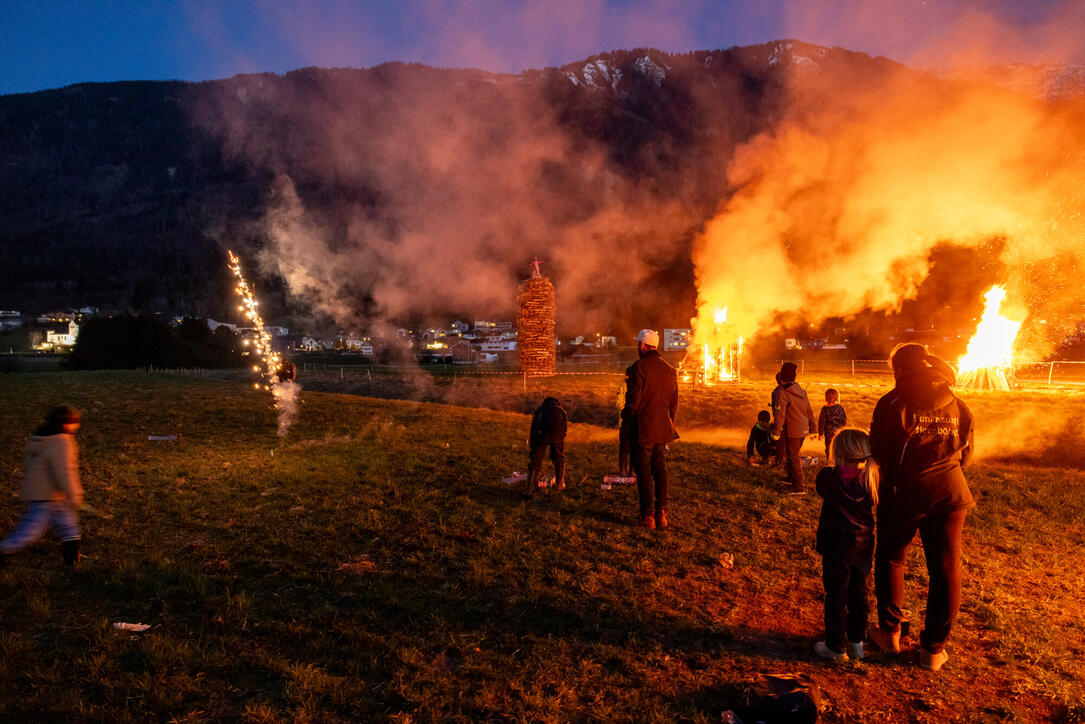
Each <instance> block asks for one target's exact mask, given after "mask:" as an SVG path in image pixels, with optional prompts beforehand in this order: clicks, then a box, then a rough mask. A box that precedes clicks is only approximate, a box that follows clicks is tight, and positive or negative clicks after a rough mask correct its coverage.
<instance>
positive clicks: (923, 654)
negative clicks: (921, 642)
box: [919, 648, 949, 671]
mask: <svg viewBox="0 0 1085 724" xmlns="http://www.w3.org/2000/svg"><path fill="white" fill-rule="evenodd" d="M947 661H949V654H947V653H946V650H945V649H942V650H941V651H939V652H938V653H936V654H932V653H931V652H930V651H927V650H926V649H924V648H920V649H919V665H920V666H922V667H924V668H925V669H929V670H930V671H938V670H939V669H941V668H942V665H943V664H945V663H946V662H947Z"/></svg>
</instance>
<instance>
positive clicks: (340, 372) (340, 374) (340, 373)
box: [339, 367, 343, 380]
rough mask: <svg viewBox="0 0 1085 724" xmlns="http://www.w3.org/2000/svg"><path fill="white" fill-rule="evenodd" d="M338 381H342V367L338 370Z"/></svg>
mask: <svg viewBox="0 0 1085 724" xmlns="http://www.w3.org/2000/svg"><path fill="white" fill-rule="evenodd" d="M339 379H340V380H342V379H343V368H342V367H340V368H339Z"/></svg>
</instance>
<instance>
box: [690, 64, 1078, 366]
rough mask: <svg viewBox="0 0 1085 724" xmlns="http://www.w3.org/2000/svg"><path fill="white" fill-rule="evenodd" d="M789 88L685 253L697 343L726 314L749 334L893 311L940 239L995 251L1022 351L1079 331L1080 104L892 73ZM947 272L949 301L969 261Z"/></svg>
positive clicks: (794, 82)
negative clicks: (783, 321) (779, 322)
mask: <svg viewBox="0 0 1085 724" xmlns="http://www.w3.org/2000/svg"><path fill="white" fill-rule="evenodd" d="M788 88H789V92H790V96H789V102H788V104H787V110H786V112H785V114H784V116H783V118H782V120H781V121H780V122H779V123H778V124H777V125H776V126H775V127H774V128H772V129H771V130H769V131H766V132H764V133H762V134H759V135H758V136H757V137H755V138H753V139H752V140H751V141H750V142H749V143H747V144H745V145H744V146H742V147H741V148H740V149H739V150H738V151H737V153H736V154H735V157H734V159H733V161H732V162H731V164H730V165H729V167H728V169H727V180H728V183H729V185H730V187H731V189H732V192H733V193H732V195H731V197H730V198H729V199H728V200H727V202H726V203H725V204H724V205H723V207H722V208H721V210H720V212H719V214H718V215H716V216H715V217H714V218H713V219H712V220H711V221H710V222H709V223H708V224H707V225H706V228H705V231H704V234H703V235H702V236H701V237H700V238H699V239H698V241H697V243H696V245H695V249H694V263H695V265H696V268H697V285H698V318H697V320H695V324H696V327H697V331H698V334H699V336H700V338H701V339H703V340H704V341H709V340H710V339H711V338H712V335H713V332H714V329H713V321H712V318H713V314H714V313H715V310H716V309H717V308H720V307H724V306H727V307H728V319H729V321H730V322H731V323H732V327H733V329H734V331H735V333H736V334H738V335H742V336H745V337H750V336H752V335H755V334H756V333H758V332H759V331H763V330H764V329H765V327H766V326H767V325H770V324H771V322H772V320H773V319H774V318H775V317H776V316H777V315H779V314H781V313H785V312H794V311H800V312H801V314H802V317H803V319H804V320H805V321H807V322H811V323H815V322H818V321H819V320H822V319H825V318H828V317H840V316H845V317H846V316H849V315H855V314H858V313H860V312H862V311H864V310H868V309H874V310H887V311H893V310H897V309H899V308H900V306H901V304H902V302H903V301H904V300H907V299H909V298H912V297H914V296H915V295H916V292H917V289H918V288H919V286H920V285H921V284H922V282H923V281H924V280H925V278H926V277H927V274H928V271H929V269H930V259H931V256H932V252H934V250H935V249H936V248H939V247H940V246H945V245H947V244H949V245H955V246H958V247H964V248H967V249H972V250H979V249H981V248H985V247H986V248H990V247H991V246H992V245H994V246H997V247H999V248H1000V249H1001V252H1000V255H999V258H1000V261H1001V262H1002V268H1003V269H1004V270H1005V272H1004V273H1005V275H1006V278H1004V279H999V280H997V281H1000V282H1003V283H1005V284H1006V285H1007V286H1008V289H1009V296H1008V298H1007V302H1006V305H1005V306H1004V307H1003V313H1004V314H1006V315H1007V316H1009V317H1011V318H1015V319H1018V320H1023V321H1024V325H1025V326H1024V328H1023V331H1022V334H1021V337H1020V338H1019V340H1020V341H1021V344H1020V345H1019V347H1021V346H1023V347H1025V348H1026V351H1027V353H1029V355H1031V356H1039V355H1042V354H1043V353H1045V352H1049V351H1050V350H1051V349H1052V347H1053V346H1054V345H1055V344H1057V343H1058V342H1060V341H1061V340H1062V339H1064V338H1065V337H1066V335H1067V334H1069V333H1070V332H1072V331H1073V325H1074V323H1076V322H1077V321H1078V318H1079V317H1080V315H1081V310H1082V308H1083V304H1085V285H1081V284H1079V283H1077V282H1076V281H1075V280H1074V279H1073V278H1070V277H1066V276H1063V273H1064V270H1069V269H1079V268H1080V266H1081V259H1080V255H1081V253H1082V245H1081V239H1082V238H1083V232H1085V220H1083V219H1082V216H1081V211H1080V208H1081V191H1080V189H1081V188H1082V183H1083V181H1085V148H1083V146H1082V144H1081V142H1080V139H1081V138H1082V131H1083V130H1085V123H1083V120H1085V114H1083V111H1085V106H1083V105H1082V104H1081V103H1076V104H1075V103H1070V102H1064V103H1048V102H1045V101H1043V100H1041V99H1039V98H1037V97H1035V96H1033V95H1026V94H1018V93H1013V92H1010V91H1007V90H1002V89H1000V88H996V87H993V86H991V85H985V84H982V83H969V84H966V83H960V82H953V81H945V80H940V79H938V78H935V77H933V76H927V75H920V74H916V73H914V72H912V71H910V70H908V69H905V68H903V67H900V66H898V67H897V69H896V70H894V71H893V72H890V73H887V74H885V75H884V76H882V77H881V78H879V79H877V82H869V79H863V78H855V77H847V76H845V75H844V74H840V75H834V74H833V73H832V72H825V69H824V68H823V69H822V72H820V73H814V72H811V71H810V70H809V69H808V68H807V67H806V66H803V65H802V64H795V66H794V68H793V71H792V74H791V76H790V79H789V84H788ZM954 271H955V276H954V277H953V278H951V279H948V280H946V281H947V282H948V283H947V288H946V289H944V290H943V295H944V298H946V299H948V298H950V297H951V296H952V294H953V290H952V287H954V286H963V285H967V284H969V283H970V279H972V278H974V277H975V276H976V274H977V272H978V265H976V264H973V265H968V264H965V265H962V266H961V267H959V268H957V269H955V270H954ZM978 301H979V300H977V303H978Z"/></svg>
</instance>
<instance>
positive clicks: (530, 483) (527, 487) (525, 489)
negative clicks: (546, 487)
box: [520, 470, 540, 498]
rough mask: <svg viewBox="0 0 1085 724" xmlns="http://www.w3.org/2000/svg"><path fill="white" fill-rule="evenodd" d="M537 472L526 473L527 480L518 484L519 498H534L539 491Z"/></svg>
mask: <svg viewBox="0 0 1085 724" xmlns="http://www.w3.org/2000/svg"><path fill="white" fill-rule="evenodd" d="M539 477H540V475H539V471H538V470H530V471H528V475H527V479H526V480H524V482H523V483H521V484H520V496H521V497H524V498H533V497H535V493H536V491H538V489H539Z"/></svg>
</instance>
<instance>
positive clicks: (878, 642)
mask: <svg viewBox="0 0 1085 724" xmlns="http://www.w3.org/2000/svg"><path fill="white" fill-rule="evenodd" d="M869 638H870V641H871V642H872V643H873V644H874V645H875V646H877V647H878V650H879V651H884V652H885V653H887V654H899V653H900V632H899V631H886V630H885V629H883V628H882V627H881V626H878V627H877V628H875V629H874V630H873V631H871V632H870V634H869Z"/></svg>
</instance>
